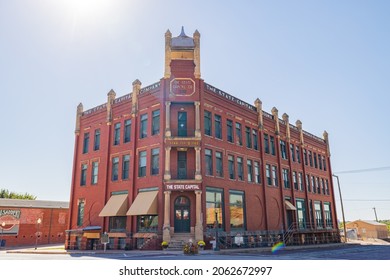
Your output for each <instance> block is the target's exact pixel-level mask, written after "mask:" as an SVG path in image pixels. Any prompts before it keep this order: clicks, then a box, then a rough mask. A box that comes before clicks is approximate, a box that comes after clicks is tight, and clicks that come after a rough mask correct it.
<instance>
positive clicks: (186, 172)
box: [67, 30, 339, 249]
mask: <svg viewBox="0 0 390 280" xmlns="http://www.w3.org/2000/svg"><path fill="white" fill-rule="evenodd" d="M223 70H224V68H223V67H222V68H221V75H223ZM240 95H241V96H244V95H245V93H240ZM323 117H325V116H323ZM216 217H217V218H218V228H219V231H220V233H219V237H221V242H223V244H224V246H225V247H228V246H232V243H234V240H242V241H243V242H244V243H245V244H248V243H251V244H253V246H264V245H271V244H273V243H274V242H276V241H278V240H283V239H284V240H285V241H286V242H287V243H311V242H339V232H338V229H337V218H336V209H335V199H334V192H333V183H332V172H331V164H330V152H329V142H328V134H327V133H326V132H324V139H321V138H319V137H317V136H314V135H312V134H310V133H308V132H306V131H304V130H303V129H302V123H301V122H300V121H297V122H296V125H293V124H291V123H290V121H289V117H288V115H287V114H283V116H282V119H280V118H279V113H278V110H277V109H276V108H273V109H272V114H269V113H267V112H265V111H263V110H262V103H261V101H260V100H259V99H256V100H255V101H254V106H253V105H250V104H248V103H246V102H245V101H242V100H241V99H239V98H237V97H234V96H233V95H230V94H228V93H226V92H224V91H222V90H220V89H218V88H216V87H214V86H212V85H210V84H207V83H206V82H204V81H203V79H201V73H200V34H199V32H198V31H195V33H194V35H193V38H191V37H188V36H187V35H185V34H184V31H183V30H182V32H181V34H180V35H179V36H178V37H172V35H171V33H170V32H169V30H168V31H167V32H166V34H165V72H164V77H163V78H161V80H160V81H158V82H156V83H154V84H152V85H149V86H146V87H141V82H140V81H139V80H135V81H134V82H133V91H132V92H131V93H129V94H127V95H124V96H121V97H119V98H117V97H116V93H115V92H114V91H113V90H111V91H110V92H109V93H108V100H107V103H104V104H102V105H99V106H97V107H95V108H92V109H88V110H84V109H83V105H82V104H80V105H79V106H78V107H77V117H76V130H75V151H74V161H73V177H72V189H71V197H70V219H69V231H68V236H67V247H68V248H95V247H96V246H98V245H99V244H100V242H99V238H100V237H102V235H101V234H102V233H104V232H107V234H108V236H109V242H110V244H109V245H108V246H109V247H110V248H125V247H126V246H127V247H132V248H143V249H146V248H156V247H159V244H160V242H161V240H164V241H168V242H171V244H173V243H174V242H175V241H178V240H181V239H187V240H188V239H189V238H192V239H193V240H205V241H206V242H207V243H208V241H210V240H211V239H213V236H214V233H215V231H216V229H215V227H216ZM238 237H239V238H238ZM241 237H243V238H241ZM208 244H209V243H208ZM240 245H241V244H240Z"/></svg>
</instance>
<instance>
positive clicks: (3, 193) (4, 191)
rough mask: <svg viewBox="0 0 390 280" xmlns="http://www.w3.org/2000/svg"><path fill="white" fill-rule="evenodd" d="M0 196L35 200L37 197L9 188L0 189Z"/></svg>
mask: <svg viewBox="0 0 390 280" xmlns="http://www.w3.org/2000/svg"><path fill="white" fill-rule="evenodd" d="M0 198H10V199H26V200H35V199H37V197H36V196H35V195H32V194H29V193H24V194H20V193H15V192H10V191H9V190H7V189H0Z"/></svg>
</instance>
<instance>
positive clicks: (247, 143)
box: [245, 126, 252, 149]
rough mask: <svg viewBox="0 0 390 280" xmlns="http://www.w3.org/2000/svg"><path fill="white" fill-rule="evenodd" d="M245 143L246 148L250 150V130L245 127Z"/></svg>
mask: <svg viewBox="0 0 390 280" xmlns="http://www.w3.org/2000/svg"><path fill="white" fill-rule="evenodd" d="M245 142H246V147H247V148H249V149H251V148H252V135H251V129H250V127H247V126H246V127H245Z"/></svg>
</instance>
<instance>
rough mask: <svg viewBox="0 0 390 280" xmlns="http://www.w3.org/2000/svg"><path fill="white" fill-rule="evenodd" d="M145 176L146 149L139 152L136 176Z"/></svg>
mask: <svg viewBox="0 0 390 280" xmlns="http://www.w3.org/2000/svg"><path fill="white" fill-rule="evenodd" d="M145 176H146V151H141V152H139V159H138V177H145Z"/></svg>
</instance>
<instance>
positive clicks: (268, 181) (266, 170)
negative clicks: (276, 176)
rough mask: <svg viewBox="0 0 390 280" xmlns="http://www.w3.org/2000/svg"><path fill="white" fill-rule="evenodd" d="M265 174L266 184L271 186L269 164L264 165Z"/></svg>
mask: <svg viewBox="0 0 390 280" xmlns="http://www.w3.org/2000/svg"><path fill="white" fill-rule="evenodd" d="M265 176H266V177H267V184H268V185H269V186H271V185H272V177H271V165H269V164H266V165H265Z"/></svg>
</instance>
